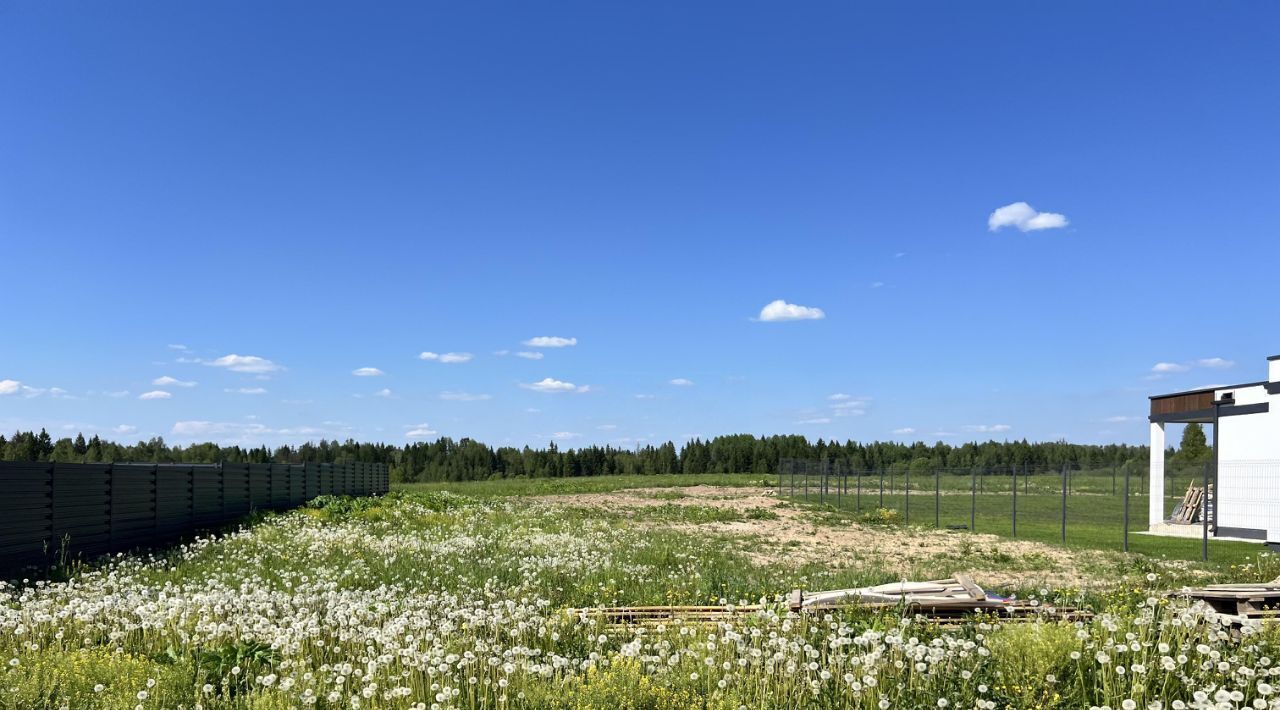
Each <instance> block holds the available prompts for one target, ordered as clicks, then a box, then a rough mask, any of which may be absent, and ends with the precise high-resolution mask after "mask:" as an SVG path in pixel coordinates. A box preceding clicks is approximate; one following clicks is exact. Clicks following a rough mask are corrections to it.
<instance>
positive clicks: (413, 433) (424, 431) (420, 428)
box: [404, 423, 438, 439]
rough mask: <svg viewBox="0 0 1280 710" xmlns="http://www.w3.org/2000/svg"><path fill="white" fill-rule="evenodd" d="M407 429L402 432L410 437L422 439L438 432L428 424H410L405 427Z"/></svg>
mask: <svg viewBox="0 0 1280 710" xmlns="http://www.w3.org/2000/svg"><path fill="white" fill-rule="evenodd" d="M405 429H407V430H408V431H406V432H405V433H404V435H405V436H407V437H408V438H410V439H424V438H426V437H428V436H435V435H436V434H437V433H438V432H436V430H434V429H432V428H431V425H430V424H426V423H423V424H410V425H409V426H407V427H405Z"/></svg>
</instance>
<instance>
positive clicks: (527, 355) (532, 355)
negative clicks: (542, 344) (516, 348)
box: [516, 350, 545, 360]
mask: <svg viewBox="0 0 1280 710" xmlns="http://www.w3.org/2000/svg"><path fill="white" fill-rule="evenodd" d="M516 357H522V358H524V359H526V360H541V359H542V358H543V357H545V356H544V355H543V354H542V353H538V352H530V351H527V350H521V351H520V352H518V353H516Z"/></svg>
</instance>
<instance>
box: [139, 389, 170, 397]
mask: <svg viewBox="0 0 1280 710" xmlns="http://www.w3.org/2000/svg"><path fill="white" fill-rule="evenodd" d="M172 397H173V395H172V394H170V393H168V392H165V391H164V390H152V391H151V392H143V393H142V394H140V395H138V399H170V398H172Z"/></svg>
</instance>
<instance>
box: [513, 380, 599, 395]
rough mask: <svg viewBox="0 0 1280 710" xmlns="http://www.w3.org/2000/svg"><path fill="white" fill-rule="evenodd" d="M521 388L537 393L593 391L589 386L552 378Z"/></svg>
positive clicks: (524, 385) (523, 385)
mask: <svg viewBox="0 0 1280 710" xmlns="http://www.w3.org/2000/svg"><path fill="white" fill-rule="evenodd" d="M520 386H521V387H523V388H525V389H528V390H533V391H535V392H588V391H590V389H591V388H590V387H589V386H587V385H581V386H578V385H575V384H573V383H572V382H562V381H560V380H556V379H552V378H550V377H545V378H543V379H541V380H539V381H537V382H532V383H529V384H524V383H521V384H520Z"/></svg>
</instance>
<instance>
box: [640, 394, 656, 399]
mask: <svg viewBox="0 0 1280 710" xmlns="http://www.w3.org/2000/svg"><path fill="white" fill-rule="evenodd" d="M635 398H636V399H655V398H656V396H655V395H651V394H638V395H635Z"/></svg>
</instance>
